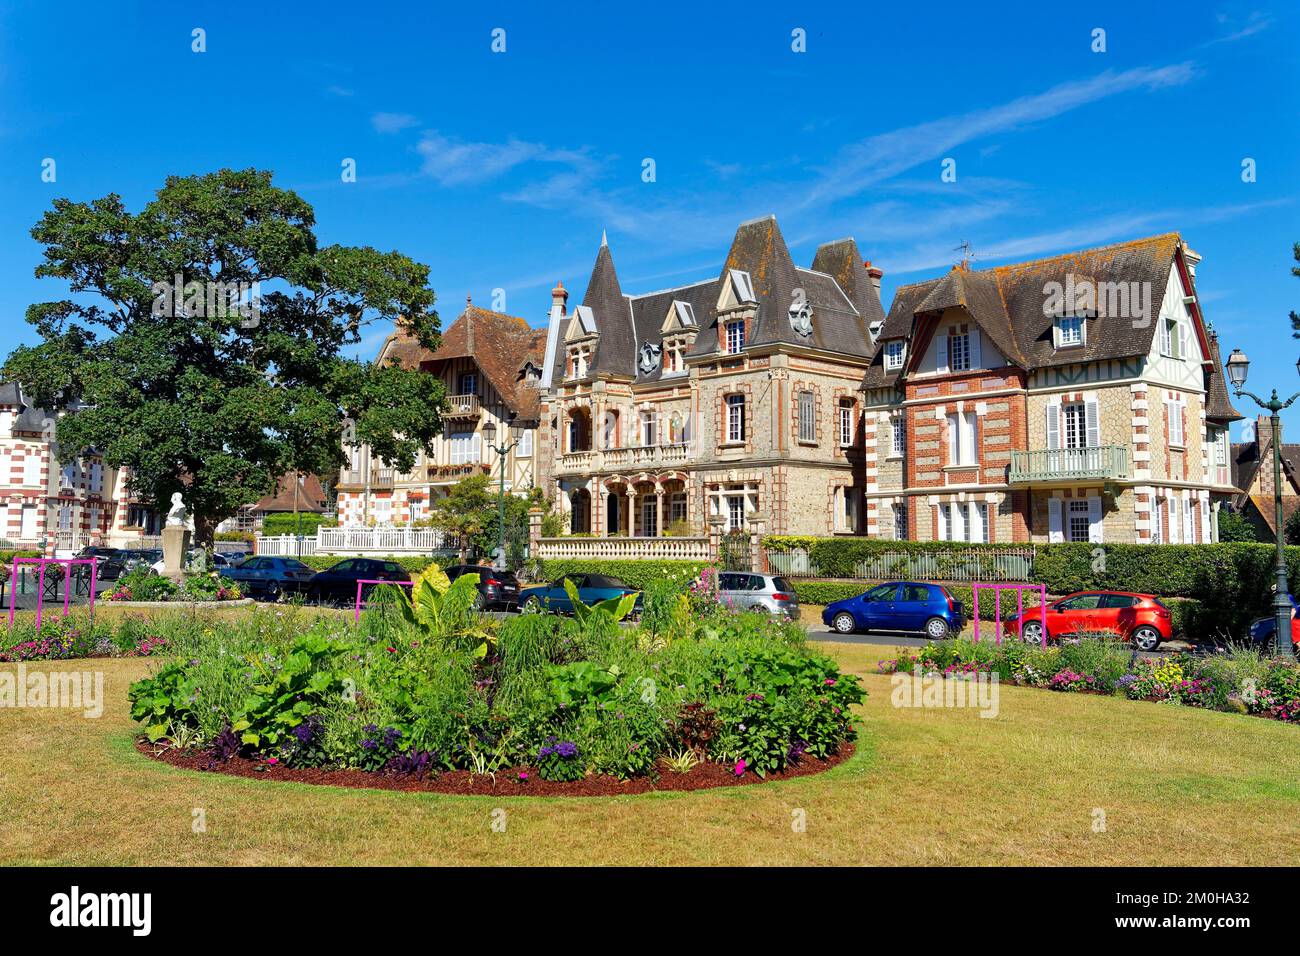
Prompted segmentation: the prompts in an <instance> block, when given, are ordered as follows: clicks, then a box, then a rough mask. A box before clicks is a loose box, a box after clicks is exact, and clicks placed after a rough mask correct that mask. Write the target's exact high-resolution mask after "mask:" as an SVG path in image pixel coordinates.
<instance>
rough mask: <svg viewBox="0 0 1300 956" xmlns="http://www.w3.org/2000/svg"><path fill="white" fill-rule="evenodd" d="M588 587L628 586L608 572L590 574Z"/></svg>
mask: <svg viewBox="0 0 1300 956" xmlns="http://www.w3.org/2000/svg"><path fill="white" fill-rule="evenodd" d="M587 587H589V588H625V587H627V585H626V584H624V583H623V582H622V581H620V580H619V579H618V578H612V577H610V576H609V575H608V574H589V575H587Z"/></svg>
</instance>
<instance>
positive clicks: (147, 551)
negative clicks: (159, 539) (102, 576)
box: [121, 548, 163, 574]
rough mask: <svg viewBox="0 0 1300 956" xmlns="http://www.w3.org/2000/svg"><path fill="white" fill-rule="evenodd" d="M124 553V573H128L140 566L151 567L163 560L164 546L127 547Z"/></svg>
mask: <svg viewBox="0 0 1300 956" xmlns="http://www.w3.org/2000/svg"><path fill="white" fill-rule="evenodd" d="M121 554H122V573H123V574H128V573H130V572H131V571H134V570H135V569H136V568H138V567H146V568H147V567H149V566H150V565H152V564H153V563H154V562H155V561H161V560H162V556H163V553H162V548H143V549H141V548H127V549H126V550H124V551H122V552H121Z"/></svg>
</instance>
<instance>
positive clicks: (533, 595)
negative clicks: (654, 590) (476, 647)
mask: <svg viewBox="0 0 1300 956" xmlns="http://www.w3.org/2000/svg"><path fill="white" fill-rule="evenodd" d="M568 579H569V581H571V582H573V586H574V587H575V588H577V589H578V599H579V600H581V601H582V603H583V604H597V603H599V602H600V601H608V600H609V599H610V598H616V597H623V596H624V595H625V594H635V595H636V604H635V605H634V606H633V608H632V614H633V615H634V616H635V615H637V614H640V613H641V604H642V600H641V592H640V591H638V590H637V589H636V588H630V587H628V586H627V585H626V584H624V583H623V582H622V581H620V580H619V579H618V578H615V577H611V576H610V575H608V574H570V575H568ZM564 580H565V579H564V578H557V579H556V580H554V581H552V582H551V583H550V584H539V585H537V586H535V587H531V588H524V589H523V590H522V591H521V592H519V606H520V607H522V608H526V609H528V610H535V611H541V610H548V611H559V612H560V613H562V614H571V613H573V602H572V601H570V600H569V592H568V591H566V590H565V589H564Z"/></svg>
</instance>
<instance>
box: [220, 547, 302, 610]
mask: <svg viewBox="0 0 1300 956" xmlns="http://www.w3.org/2000/svg"><path fill="white" fill-rule="evenodd" d="M217 570H218V571H220V572H221V576H222V577H223V578H229V579H230V580H231V581H234V582H235V583H236V584H238V585H239V590H241V591H243V592H244V593H245V594H246V595H248V596H249V597H254V596H257V595H261V596H264V597H267V598H270V599H271V600H272V601H274V600H277V599H278V598H279V597H280V595H281V594H296V593H298V592H300V591H303V590H305V589H306V587H307V585H308V584H309V583H310V582H311V579H312V578H313V577H315V575H316V572H315V571H313V570H312V569H311V568H309V567H308V566H307V565H305V564H303V563H302V562H301V561H299V560H297V559H296V558H258V557H253V558H248V559H246V560H244V561H241V562H240V563H239V564H237V565H235V566H234V567H225V568H218V569H217Z"/></svg>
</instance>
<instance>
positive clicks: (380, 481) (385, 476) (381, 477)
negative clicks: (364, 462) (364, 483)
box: [370, 468, 396, 488]
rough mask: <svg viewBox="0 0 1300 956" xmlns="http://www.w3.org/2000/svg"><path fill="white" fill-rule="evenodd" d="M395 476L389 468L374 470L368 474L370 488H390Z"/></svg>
mask: <svg viewBox="0 0 1300 956" xmlns="http://www.w3.org/2000/svg"><path fill="white" fill-rule="evenodd" d="M395 479H396V475H395V474H394V472H393V469H391V468H375V469H373V470H372V471H371V472H370V487H371V488H391V487H393V481H394V480H395Z"/></svg>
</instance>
